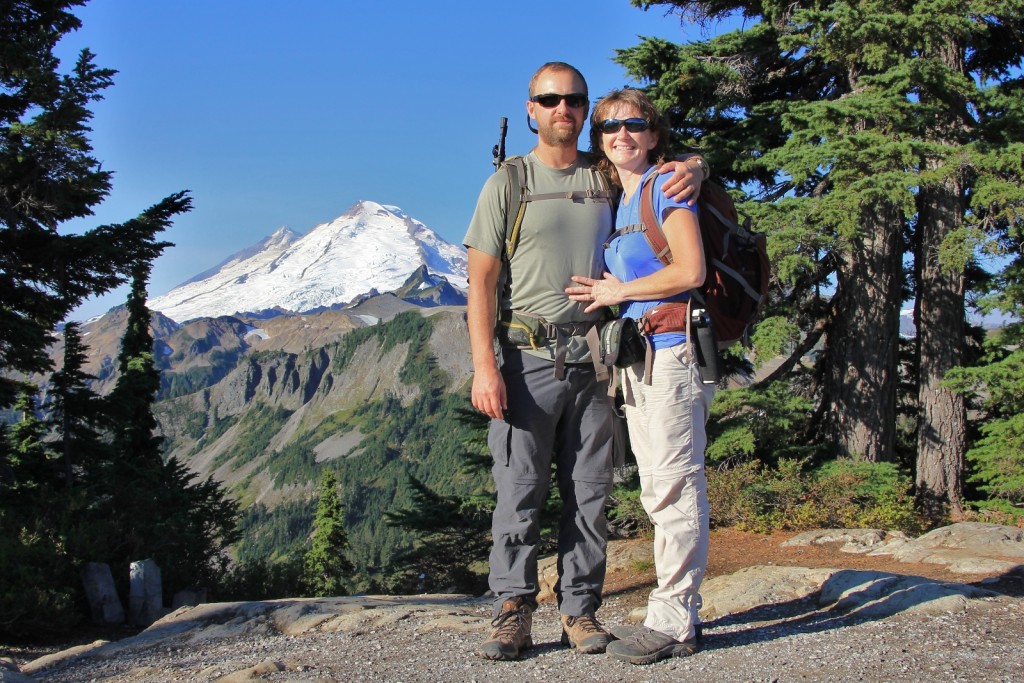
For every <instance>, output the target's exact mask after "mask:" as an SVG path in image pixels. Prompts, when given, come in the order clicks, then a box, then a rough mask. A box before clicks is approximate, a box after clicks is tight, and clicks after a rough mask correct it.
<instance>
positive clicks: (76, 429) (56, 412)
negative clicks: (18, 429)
mask: <svg viewBox="0 0 1024 683" xmlns="http://www.w3.org/2000/svg"><path fill="white" fill-rule="evenodd" d="M85 361H86V346H85V344H83V343H82V334H81V331H80V329H79V324H78V323H76V322H69V323H67V324H66V325H65V326H64V364H63V366H62V367H61V369H60V370H58V371H57V372H55V373H53V375H51V376H50V405H49V409H50V422H51V424H52V425H53V429H54V431H55V433H56V434H57V435H58V436H59V437H60V446H61V456H62V458H61V459H62V460H63V463H64V464H63V471H64V479H65V484H66V486H67V488H68V489H69V490H70V489H72V488H73V487H74V486H75V485H76V484H77V483H78V480H80V479H81V478H82V477H83V476H84V474H85V473H86V472H89V471H91V469H93V466H95V464H96V463H98V462H99V461H101V460H102V459H103V458H104V457H108V456H109V452H108V451H109V445H108V444H107V443H105V442H104V441H103V440H102V436H101V433H100V430H101V428H102V425H103V424H104V422H105V419H104V414H103V410H104V407H105V402H104V401H103V400H102V399H101V398H100V397H99V396H98V395H96V393H95V392H94V391H93V390H92V389H91V388H90V387H89V382H90V381H91V380H94V379H95V377H93V376H92V375H90V374H88V373H87V372H85V371H84V370H83V369H82V368H83V366H84V365H85Z"/></svg>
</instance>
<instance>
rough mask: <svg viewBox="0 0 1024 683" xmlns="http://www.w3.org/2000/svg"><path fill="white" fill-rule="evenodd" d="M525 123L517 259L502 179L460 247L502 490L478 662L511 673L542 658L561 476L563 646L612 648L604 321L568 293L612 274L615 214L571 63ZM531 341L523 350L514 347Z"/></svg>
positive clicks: (480, 387) (541, 87) (541, 77)
mask: <svg viewBox="0 0 1024 683" xmlns="http://www.w3.org/2000/svg"><path fill="white" fill-rule="evenodd" d="M526 110H527V113H528V115H529V118H530V119H531V121H533V122H534V123H535V124H536V128H537V132H538V139H537V146H536V147H534V148H533V150H532V151H531V153H530V154H529V155H527V156H526V157H525V159H524V162H525V171H526V178H521V179H520V181H521V182H523V183H524V185H525V186H526V187H528V188H529V192H530V193H531V195H533V196H534V197H536V199H537V200H536V201H531V202H529V204H528V209H527V211H526V214H525V217H524V220H523V222H522V227H521V230H520V236H519V239H518V240H517V247H516V250H515V253H514V255H513V256H512V258H511V259H510V260H509V261H508V262H505V263H503V258H504V256H503V255H504V253H505V239H506V235H505V230H506V215H507V213H508V211H509V207H510V204H513V202H515V201H516V200H515V199H514V198H510V190H509V188H510V180H509V175H508V174H507V173H505V172H499V173H496V174H494V175H492V176H491V177H490V178H489V179H488V181H487V182H486V183H485V185H484V188H483V190H482V191H481V194H480V198H479V200H478V202H477V206H476V211H475V212H474V214H473V219H472V221H471V223H470V226H469V231H468V232H467V234H466V238H465V240H464V243H465V246H466V248H467V250H468V252H469V282H470V287H469V301H468V305H467V322H468V326H469V337H470V347H471V350H472V354H473V369H474V377H473V393H472V400H473V405H474V407H476V408H477V409H478V410H480V411H481V412H483V413H485V414H486V415H488V416H489V417H491V418H492V419H491V426H490V431H489V434H488V445H489V447H490V450H491V454H492V455H493V457H494V466H493V469H492V474H493V476H494V482H495V488H496V489H497V504H496V507H495V510H494V516H493V520H492V536H493V546H492V549H491V555H490V576H489V584H490V588H491V590H492V591H493V593H494V595H495V603H494V621H493V622H492V625H493V626H494V631H493V632H492V634H491V636H490V638H489V639H488V640H486V641H485V642H484V643H483V645H482V646H481V648H480V650H479V654H480V655H481V656H482V657H485V658H487V659H515V658H517V657H518V656H519V654H520V652H521V650H523V649H525V648H527V647H530V646H531V645H532V644H533V641H532V635H531V628H532V620H533V611H534V610H535V609H536V607H537V593H538V591H539V586H538V579H537V548H538V544H539V541H540V514H541V510H542V509H543V507H544V502H545V500H546V498H547V493H548V483H549V479H550V471H551V466H552V464H554V465H555V467H556V475H557V484H558V488H559V493H560V494H561V500H562V510H561V517H560V520H559V528H558V575H559V576H558V582H557V584H556V587H555V592H556V595H557V598H558V608H559V612H560V614H561V622H562V629H563V630H562V643H563V644H565V645H570V646H572V647H576V648H577V649H579V650H580V651H581V652H584V653H598V652H604V650H605V647H606V646H607V644H608V641H609V639H610V636H609V634H608V633H607V631H605V629H604V628H603V627H602V626H601V625H600V623H598V621H597V619H596V618H595V613H596V612H597V609H598V607H600V604H601V590H602V586H603V583H604V574H605V563H606V544H607V540H606V522H605V518H604V504H605V500H606V498H607V496H608V493H609V492H610V490H611V485H612V443H611V432H612V415H611V405H610V402H609V400H608V398H607V395H606V387H605V386H604V385H603V384H602V383H599V382H598V381H597V372H598V370H597V366H596V364H595V363H594V362H592V356H591V352H590V346H589V345H588V341H587V339H586V337H587V335H588V333H590V334H591V336H593V332H592V329H593V327H594V325H595V323H597V322H598V321H599V320H600V317H601V313H600V312H593V313H585V312H584V310H583V309H584V308H585V307H586V304H583V303H577V302H573V301H571V300H570V299H569V298H568V296H567V295H566V294H565V291H564V290H565V287H566V286H567V285H568V284H570V277H571V276H572V275H578V274H581V273H589V274H590V276H591V277H595V278H598V277H601V275H602V274H603V272H604V256H603V246H602V245H603V243H604V241H605V240H606V239H607V238H608V236H609V235H610V234H611V232H612V200H611V196H610V192H609V191H608V184H607V180H606V179H604V178H603V177H602V176H601V175H600V174H599V173H597V172H596V170H595V169H593V168H592V167H591V163H590V159H589V158H588V157H587V156H586V155H585V154H582V153H580V152H579V151H578V150H577V148H576V146H577V141H578V139H579V135H580V132H581V131H582V129H583V123H584V121H586V119H587V114H588V110H589V99H588V92H587V84H586V81H585V80H584V78H583V76H582V74H580V72H579V71H578V70H577V69H575V68H574V67H572V66H570V65H568V64H565V63H562V62H550V63H548V64H545V65H544V66H542V67H541V68H540V69H539V70H538V71H537V72H536V73H535V74H534V75H533V78H532V79H531V81H530V99H529V101H528V102H527V103H526ZM677 175H678V176H679V178H680V180H679V181H677V182H678V184H677V186H676V187H675V189H673V190H670V191H673V192H676V191H679V192H680V195H681V196H686V195H687V194H690V193H691V189H690V188H689V187H688V186H689V179H690V169H688V168H685V167H684V168H680V169H679V171H677ZM680 187H682V188H686V189H683V190H681V191H680ZM697 188H699V185H698V186H697ZM697 188H694V190H695V189H697ZM499 280H500V282H501V292H500V295H499V293H498V291H497V290H498V285H499ZM499 296H500V299H499ZM499 304H500V305H499ZM499 311H500V314H498V315H497V316H496V314H497V313H498V312H499ZM512 311H516V312H517V314H516V316H515V318H514V319H513V318H512V315H511V312H512ZM496 317H497V320H496ZM496 323H497V324H496ZM496 327H497V330H498V333H497V341H498V342H499V344H500V346H501V348H500V351H499V353H498V357H497V358H496V357H495V349H494V342H495V340H496ZM524 327H525V328H529V329H528V330H527V332H528V334H527V336H528V337H530V341H529V343H528V344H526V343H523V342H524V340H523V338H522V337H520V336H519V335H520V334H521V333H523V329H524ZM517 342H518V345H517ZM552 461H554V462H552Z"/></svg>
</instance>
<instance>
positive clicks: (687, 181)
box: [658, 156, 707, 206]
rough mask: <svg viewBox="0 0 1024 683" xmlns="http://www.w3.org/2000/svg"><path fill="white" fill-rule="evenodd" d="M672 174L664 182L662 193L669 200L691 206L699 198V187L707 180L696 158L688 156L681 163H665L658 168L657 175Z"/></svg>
mask: <svg viewBox="0 0 1024 683" xmlns="http://www.w3.org/2000/svg"><path fill="white" fill-rule="evenodd" d="M670 171H671V172H672V177H671V178H669V179H668V180H666V181H665V185H664V186H663V187H662V192H664V193H665V196H666V197H668V198H669V199H672V200H674V201H677V202H684V201H685V202H686V203H687V204H688V205H690V206H693V205H694V204H696V203H697V197H699V196H700V186H701V183H703V182H704V181H705V180H707V178H705V177H704V173H703V171H702V170H701V167H700V163H699V161H698V157H696V156H690V157H688V158H686V159H683V160H682V161H667V162H665V163H664V164H662V165H661V167H660V168H658V173H659V174H660V173H668V172H670Z"/></svg>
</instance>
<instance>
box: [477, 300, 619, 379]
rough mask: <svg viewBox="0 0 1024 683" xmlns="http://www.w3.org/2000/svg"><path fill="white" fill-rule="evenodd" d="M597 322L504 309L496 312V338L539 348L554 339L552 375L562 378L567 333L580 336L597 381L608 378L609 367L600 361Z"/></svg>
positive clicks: (567, 348)
mask: <svg viewBox="0 0 1024 683" xmlns="http://www.w3.org/2000/svg"><path fill="white" fill-rule="evenodd" d="M599 326H600V323H598V322H595V321H586V322H568V323H551V322H548V321H547V320H545V319H544V318H542V317H540V316H538V315H534V314H533V313H530V312H528V311H514V310H503V311H501V312H500V313H499V314H498V321H497V326H496V327H497V330H496V332H497V338H498V342H499V343H500V344H501V345H502V346H512V347H515V348H519V349H527V348H529V349H533V350H535V351H536V350H538V349H540V347H541V346H545V345H546V344H547V343H548V342H550V341H554V342H555V377H557V378H558V379H560V380H562V379H565V358H566V355H567V354H568V351H569V345H568V340H569V338H570V337H583V338H584V339H586V341H587V348H588V349H590V359H591V362H592V363H593V365H594V372H595V374H596V376H597V379H598V380H600V381H603V380H606V379H608V368H607V367H606V366H605V365H604V364H603V363H601V348H600V347H601V341H600V337H599V335H598V329H599Z"/></svg>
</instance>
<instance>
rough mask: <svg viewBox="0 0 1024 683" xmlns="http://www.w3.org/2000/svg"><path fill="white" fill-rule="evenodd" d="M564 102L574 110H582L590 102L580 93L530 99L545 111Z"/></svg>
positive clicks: (552, 94) (548, 95)
mask: <svg viewBox="0 0 1024 683" xmlns="http://www.w3.org/2000/svg"><path fill="white" fill-rule="evenodd" d="M562 100H565V103H566V104H567V105H569V106H570V107H572V108H573V109H582V108H583V107H585V106H587V104H588V103H589V102H590V100H588V99H587V96H586V95H581V94H580V93H578V92H573V93H569V94H568V95H556V94H555V93H548V94H545V95H534V96H533V97H531V98H530V101H531V102H536V103H537V104H539V105H540V106H542V107H544V108H545V109H554V108H555V107H557V106H558V103H559V102H561V101H562Z"/></svg>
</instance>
